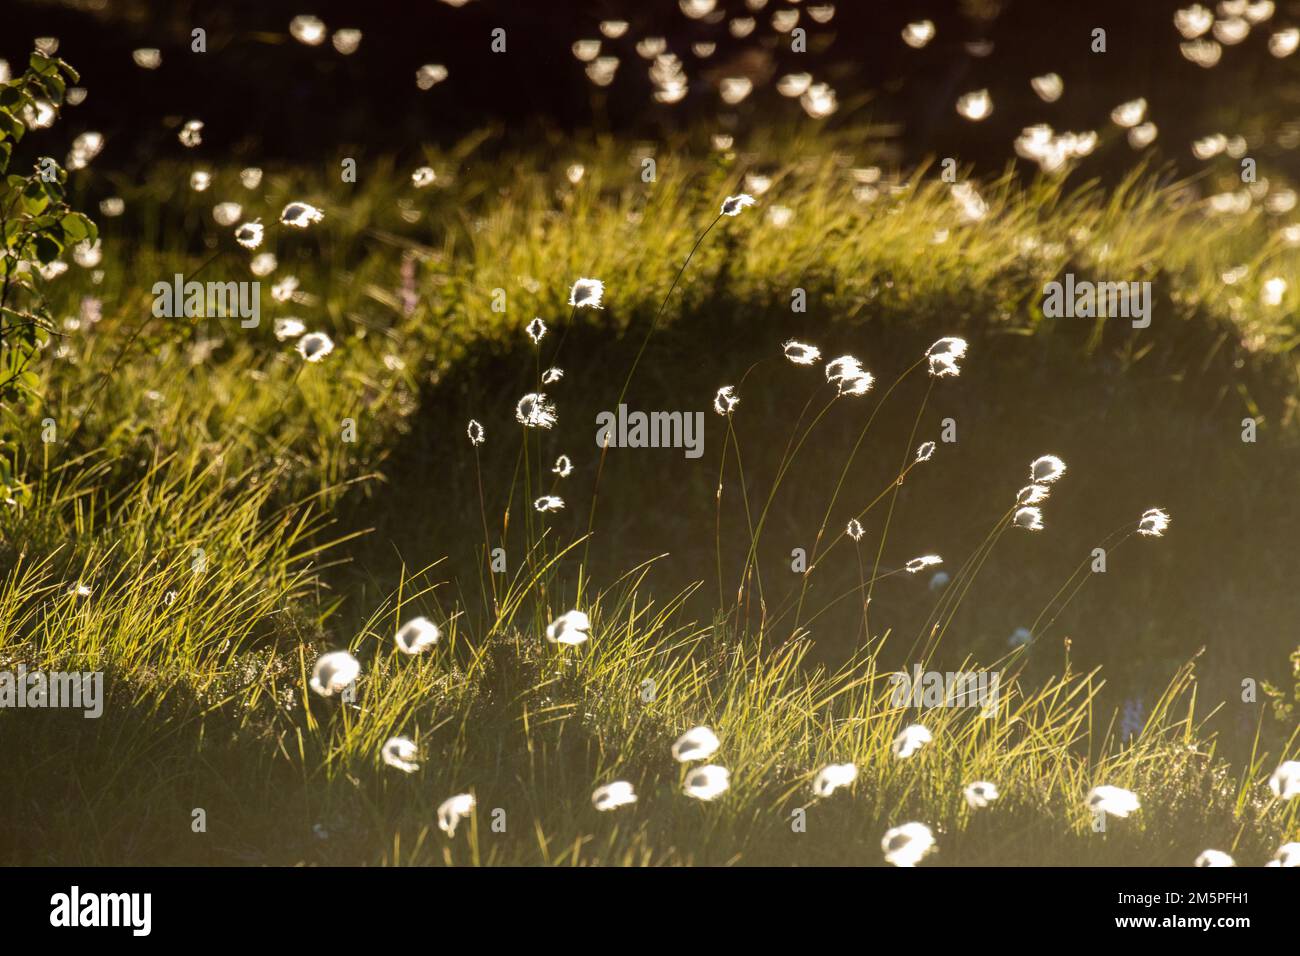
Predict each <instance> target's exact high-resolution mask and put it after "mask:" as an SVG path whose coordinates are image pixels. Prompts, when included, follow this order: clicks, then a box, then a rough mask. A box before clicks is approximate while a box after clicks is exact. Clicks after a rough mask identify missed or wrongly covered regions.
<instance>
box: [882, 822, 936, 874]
mask: <svg viewBox="0 0 1300 956" xmlns="http://www.w3.org/2000/svg"><path fill="white" fill-rule="evenodd" d="M880 849H881V850H882V851H883V852H884V854H885V862H886V863H890V864H892V865H893V866H916V864H917V863H919V862H921V860H922V858H924V857H925V855H926V854H927V853H929V852H930V851H931V850H932V849H934V834H933V833H932V832H931V831H930V828H929V827H927V826H926V825H925V824H924V823H904V824H903V825H902V826H898V827H894V828H893V829H891V830H887V831H886V832H885V836H884V838H883V839H882V840H881V841H880Z"/></svg>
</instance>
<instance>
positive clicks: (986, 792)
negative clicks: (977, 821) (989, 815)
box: [962, 780, 999, 810]
mask: <svg viewBox="0 0 1300 956" xmlns="http://www.w3.org/2000/svg"><path fill="white" fill-rule="evenodd" d="M962 796H964V797H965V798H966V805H967V806H968V807H970V808H971V809H972V810H979V809H982V808H983V807H987V806H988V805H989V804H990V803H992V802H993V801H994V800H996V799H997V798H998V797H999V793H998V785H997V784H995V783H989V782H988V781H987V780H977V781H976V782H975V783H972V784H968V785H967V786H966V788H965V789H964V790H962Z"/></svg>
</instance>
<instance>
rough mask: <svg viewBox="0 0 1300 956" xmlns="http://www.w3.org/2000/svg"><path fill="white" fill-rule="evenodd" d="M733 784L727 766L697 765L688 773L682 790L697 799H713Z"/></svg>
mask: <svg viewBox="0 0 1300 956" xmlns="http://www.w3.org/2000/svg"><path fill="white" fill-rule="evenodd" d="M730 786H731V771H730V770H728V769H727V768H726V767H719V766H717V765H716V764H708V765H706V766H703V767H695V768H694V769H692V770H691V771H690V772H689V773H687V774H686V779H685V781H683V783H682V791H683V792H684V793H685V794H686V795H687V796H688V797H694V798H695V799H696V800H712V799H714V798H715V797H718V796H720V795H721V794H723V793H725V792H726V791H727V788H728V787H730Z"/></svg>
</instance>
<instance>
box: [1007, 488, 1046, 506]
mask: <svg viewBox="0 0 1300 956" xmlns="http://www.w3.org/2000/svg"><path fill="white" fill-rule="evenodd" d="M1051 493H1052V489H1050V488H1048V487H1047V485H1025V487H1023V488H1021V489H1020V490H1019V491H1017V492H1016V504H1018V505H1037V504H1041V503H1043V502H1044V501H1046V500H1047V496H1048V495H1050V494H1051Z"/></svg>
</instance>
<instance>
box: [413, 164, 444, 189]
mask: <svg viewBox="0 0 1300 956" xmlns="http://www.w3.org/2000/svg"><path fill="white" fill-rule="evenodd" d="M437 178H438V174H437V173H435V172H434V171H433V168H432V167H430V166H421V167H420V168H419V169H417V170H416V171H415V172H413V173H411V185H413V186H414V187H415V188H416V189H424V188H425V187H426V186H432V185H433V181H434V180H435V179H437Z"/></svg>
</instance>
